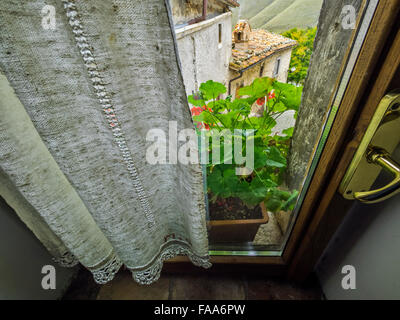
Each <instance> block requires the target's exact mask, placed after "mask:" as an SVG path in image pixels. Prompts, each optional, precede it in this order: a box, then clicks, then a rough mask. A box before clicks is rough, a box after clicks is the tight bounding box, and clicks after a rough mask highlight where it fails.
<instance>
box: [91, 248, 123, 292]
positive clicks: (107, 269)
mask: <svg viewBox="0 0 400 320" xmlns="http://www.w3.org/2000/svg"><path fill="white" fill-rule="evenodd" d="M122 264H123V263H122V261H121V260H120V259H119V258H118V256H117V255H116V254H115V252H114V251H111V253H110V255H109V256H108V257H107V258H106V259H105V260H104V261H103V262H101V263H99V264H97V265H96V266H94V267H88V269H89V271H90V272H91V273H92V274H93V278H94V281H95V282H96V283H98V284H105V283H107V282H109V281H111V280H112V279H114V276H115V275H116V273H117V272H118V271H119V269H120V268H121V266H122Z"/></svg>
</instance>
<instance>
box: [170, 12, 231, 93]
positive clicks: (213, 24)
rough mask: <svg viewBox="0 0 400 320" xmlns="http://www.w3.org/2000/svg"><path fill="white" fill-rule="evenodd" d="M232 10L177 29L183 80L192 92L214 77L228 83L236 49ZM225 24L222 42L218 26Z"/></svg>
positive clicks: (187, 89)
mask: <svg viewBox="0 0 400 320" xmlns="http://www.w3.org/2000/svg"><path fill="white" fill-rule="evenodd" d="M231 17H232V13H231V12H227V13H224V14H221V15H219V16H217V17H215V18H212V19H209V20H206V21H202V22H199V23H196V24H193V25H189V26H186V27H183V28H178V29H175V33H176V38H177V43H178V51H179V57H180V61H181V65H182V75H183V81H184V84H185V88H186V93H187V94H188V95H190V94H192V91H194V92H197V91H198V90H199V87H200V84H201V83H203V82H206V81H208V80H214V81H218V82H221V83H224V84H225V85H227V81H226V80H227V78H228V68H229V59H230V55H231V48H232V33H231V32H232V29H231V28H232V26H231ZM219 24H221V26H222V37H221V40H222V41H221V43H219V42H218V41H219V36H218V32H219V31H218V25H219Z"/></svg>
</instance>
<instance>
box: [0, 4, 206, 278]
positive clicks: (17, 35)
mask: <svg viewBox="0 0 400 320" xmlns="http://www.w3.org/2000/svg"><path fill="white" fill-rule="evenodd" d="M45 5H52V6H54V8H55V21H56V25H55V28H54V30H44V29H43V26H42V24H41V16H40V12H41V9H42V8H43V7H44V6H45ZM0 29H1V33H0V69H1V74H0V109H1V113H2V116H1V117H0V165H1V168H0V194H1V196H2V197H3V198H4V199H5V200H6V201H7V202H8V204H9V205H10V206H11V207H13V208H14V210H15V211H16V213H17V214H18V216H19V217H20V218H21V219H22V220H23V221H24V222H25V224H26V225H27V226H28V227H29V228H30V229H31V230H32V232H33V233H34V234H35V235H36V236H37V237H38V239H39V240H40V241H41V242H42V243H43V244H44V246H45V247H46V248H47V249H48V250H49V252H50V253H51V254H52V255H53V256H54V257H55V260H56V261H58V262H59V263H60V264H61V265H63V266H73V265H75V264H77V263H78V262H80V263H81V264H82V265H84V266H85V267H86V268H88V269H89V270H91V272H92V273H93V275H94V278H95V280H96V281H97V282H98V283H105V282H107V281H109V280H111V279H112V278H113V276H114V274H115V273H116V272H117V271H118V270H119V268H120V267H121V265H122V264H124V265H125V266H126V267H127V268H128V269H129V270H131V271H132V274H133V277H134V279H135V280H136V281H137V282H139V283H142V284H150V283H152V282H154V281H156V280H157V279H158V277H159V276H160V272H161V269H162V264H163V261H165V260H167V259H169V258H172V257H174V256H176V255H178V254H185V255H188V256H189V258H190V259H191V261H192V262H193V263H194V264H196V265H198V266H203V267H209V266H210V264H209V262H208V242H207V234H206V222H205V201H204V191H203V179H202V171H201V168H200V165H193V164H190V165H184V164H181V163H179V162H178V163H177V164H149V163H147V162H146V157H145V154H146V146H147V144H146V139H145V138H146V134H147V132H148V131H149V130H150V129H152V128H160V129H162V130H164V132H168V125H169V121H171V120H172V121H176V123H177V126H178V130H181V129H186V128H193V124H192V121H191V117H190V112H189V107H188V105H187V101H186V96H185V90H184V87H183V81H182V76H181V73H180V66H179V59H178V57H177V49H176V42H175V39H174V30H173V25H172V19H171V14H170V8H169V3H168V0H165V1H164V0H146V1H144V0H143V1H142V0H136V1H128V0H113V1H100V0H98V1H96V0H86V1H72V0H68V1H67V0H63V1H60V0H52V1H50V0H46V1H39V0H35V1H21V0H6V1H5V2H4V3H3V4H2V8H1V10H0Z"/></svg>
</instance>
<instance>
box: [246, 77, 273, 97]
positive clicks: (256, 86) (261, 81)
mask: <svg viewBox="0 0 400 320" xmlns="http://www.w3.org/2000/svg"><path fill="white" fill-rule="evenodd" d="M273 81H274V80H273V79H271V78H258V79H255V80H254V81H253V83H252V84H251V85H249V86H246V87H243V88H240V89H239V95H241V96H250V97H251V98H253V99H258V98H261V97H264V96H266V95H268V92H269V91H270V88H271V85H272V83H273ZM254 101H255V100H254ZM254 101H253V102H254Z"/></svg>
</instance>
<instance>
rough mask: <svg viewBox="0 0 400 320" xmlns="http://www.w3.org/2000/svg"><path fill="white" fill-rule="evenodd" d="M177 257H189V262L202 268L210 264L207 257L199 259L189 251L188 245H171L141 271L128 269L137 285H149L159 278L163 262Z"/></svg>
mask: <svg viewBox="0 0 400 320" xmlns="http://www.w3.org/2000/svg"><path fill="white" fill-rule="evenodd" d="M178 255H186V256H188V257H189V259H190V261H191V262H192V263H193V264H194V265H196V266H198V267H203V268H206V269H208V268H210V267H211V263H210V261H209V257H208V256H206V257H200V256H198V255H196V254H195V253H194V252H193V251H192V250H191V249H190V246H189V244H186V243H185V244H177V243H173V244H170V245H168V246H167V247H164V248H163V249H161V252H160V253H159V254H158V255H157V257H156V258H155V259H153V261H152V262H151V264H150V265H149V266H148V267H145V268H144V269H141V270H136V269H133V268H129V267H128V269H129V270H130V271H131V272H132V277H133V279H134V280H135V281H136V282H138V283H139V284H143V285H149V284H152V283H153V282H155V281H157V280H158V279H159V278H160V275H161V270H162V268H163V265H164V261H166V260H169V259H172V258H174V257H176V256H178Z"/></svg>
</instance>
